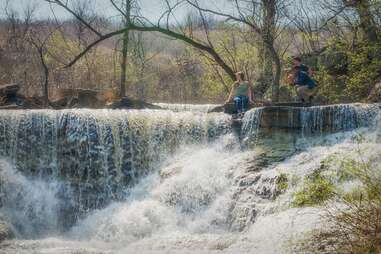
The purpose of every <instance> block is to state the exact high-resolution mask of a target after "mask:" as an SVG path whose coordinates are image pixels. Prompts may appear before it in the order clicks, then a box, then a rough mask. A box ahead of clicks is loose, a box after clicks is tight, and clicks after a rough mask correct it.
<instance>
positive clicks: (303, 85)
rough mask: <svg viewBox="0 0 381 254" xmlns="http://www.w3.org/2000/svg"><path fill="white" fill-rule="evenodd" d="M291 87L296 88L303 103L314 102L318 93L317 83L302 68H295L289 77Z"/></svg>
mask: <svg viewBox="0 0 381 254" xmlns="http://www.w3.org/2000/svg"><path fill="white" fill-rule="evenodd" d="M287 81H288V83H289V84H290V85H293V86H295V87H296V93H297V95H298V96H299V98H300V100H301V101H302V102H303V103H306V102H309V103H311V102H312V99H313V97H314V96H315V95H316V93H317V84H316V82H315V81H314V80H313V79H312V78H311V77H310V76H309V75H308V74H307V73H306V72H305V71H302V70H301V68H300V67H294V68H292V70H291V71H290V72H289V74H288V76H287Z"/></svg>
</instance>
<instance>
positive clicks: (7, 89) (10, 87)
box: [0, 84, 20, 97]
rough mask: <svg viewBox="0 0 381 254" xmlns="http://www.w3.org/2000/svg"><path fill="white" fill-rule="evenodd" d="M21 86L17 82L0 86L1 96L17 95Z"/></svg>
mask: <svg viewBox="0 0 381 254" xmlns="http://www.w3.org/2000/svg"><path fill="white" fill-rule="evenodd" d="M19 89H20V86H19V85H17V84H6V85H1V86H0V96H6V97H10V96H16V94H17V92H18V90H19Z"/></svg>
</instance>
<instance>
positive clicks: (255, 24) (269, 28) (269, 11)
mask: <svg viewBox="0 0 381 254" xmlns="http://www.w3.org/2000/svg"><path fill="white" fill-rule="evenodd" d="M186 1H187V3H189V4H190V5H191V6H193V7H194V8H196V9H198V10H199V11H201V12H204V13H210V14H214V15H217V16H220V17H223V18H226V20H228V21H231V22H236V23H239V24H241V25H244V26H247V27H248V28H249V29H250V31H251V32H253V33H255V34H257V35H259V37H260V39H261V42H262V43H263V46H264V50H265V51H264V55H265V57H263V58H264V59H266V56H269V57H270V58H271V60H272V63H273V67H274V71H273V70H271V71H270V72H271V73H273V77H272V100H273V101H278V99H279V84H280V78H281V68H282V65H281V60H280V57H279V54H278V52H277V50H276V48H275V45H274V43H275V39H276V37H277V32H276V30H277V21H279V20H280V19H279V13H280V12H281V9H282V8H283V5H282V4H283V1H282V0H261V1H259V2H258V1H245V0H234V1H232V5H233V8H234V10H235V11H236V12H237V15H234V14H230V13H228V12H222V11H219V10H213V9H211V8H204V7H201V6H200V4H199V2H198V0H186ZM267 66H268V65H267ZM270 67H271V68H272V66H270ZM264 72H269V70H268V68H267V69H265V70H264ZM267 88H268V85H266V84H265V85H264V87H263V88H262V89H260V90H261V93H262V96H263V94H264V92H265V90H267Z"/></svg>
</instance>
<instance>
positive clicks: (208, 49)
mask: <svg viewBox="0 0 381 254" xmlns="http://www.w3.org/2000/svg"><path fill="white" fill-rule="evenodd" d="M45 1H47V2H49V3H52V4H56V5H58V6H60V7H62V8H64V9H65V10H66V11H68V12H69V13H71V14H72V15H73V16H74V17H75V18H77V19H78V20H79V21H80V22H82V23H83V24H84V25H85V26H86V27H87V28H88V29H89V30H90V31H92V32H93V33H94V34H95V35H96V36H97V38H96V39H95V40H94V41H93V42H92V43H90V44H89V45H88V47H86V48H85V49H84V50H83V51H82V52H81V53H80V54H78V55H77V56H76V57H75V58H74V59H73V60H72V61H70V63H68V64H67V67H70V66H72V65H74V64H75V63H76V62H77V61H78V60H79V59H80V58H82V57H83V56H84V55H86V53H87V52H88V51H89V50H91V49H92V48H93V47H95V46H96V45H98V44H99V43H101V42H103V41H104V40H107V39H109V38H112V37H115V36H118V35H121V34H125V33H126V32H127V31H140V32H158V33H161V34H164V35H166V36H168V37H171V38H174V39H176V40H180V41H183V42H185V43H187V44H189V45H191V46H192V47H194V48H197V49H198V50H201V51H204V52H205V53H206V54H208V55H209V56H210V57H211V58H213V59H214V61H215V62H216V63H217V64H218V65H219V66H220V67H221V68H222V69H223V70H224V71H225V72H226V74H227V75H228V76H229V77H230V78H231V79H232V80H234V79H235V71H234V70H233V69H232V68H231V67H230V66H229V65H228V64H227V63H226V62H225V61H224V60H223V59H222V57H221V56H220V55H219V54H218V53H217V51H216V50H215V49H214V47H213V45H211V44H210V42H209V41H202V40H200V39H198V38H196V37H195V35H194V34H193V28H192V27H188V28H187V29H184V28H179V29H176V27H173V26H171V25H170V24H169V22H168V20H169V19H170V16H171V15H172V14H173V10H174V9H175V8H176V7H178V4H175V5H173V6H172V5H170V4H169V2H168V1H167V0H166V3H167V9H166V10H165V11H164V12H163V14H162V15H161V17H160V19H159V20H158V21H157V24H154V23H152V22H151V21H149V20H147V19H146V18H144V17H142V16H141V15H131V17H130V21H131V22H129V23H128V24H125V27H123V28H121V29H118V30H114V31H112V32H109V33H106V34H102V33H101V32H100V31H97V30H96V29H95V28H94V27H93V26H92V25H91V24H90V23H89V22H88V21H86V20H85V19H84V18H82V17H80V16H79V15H78V14H77V13H75V11H73V9H72V8H71V7H70V6H69V5H68V3H67V2H65V3H63V2H62V1H61V0H45ZM110 1H111V3H112V2H113V1H112V0H110ZM113 6H114V7H115V8H116V10H117V11H119V12H121V13H122V14H123V13H124V11H122V10H121V9H120V8H118V6H117V5H115V4H113ZM163 20H166V21H167V22H164V24H163V22H162V21H163Z"/></svg>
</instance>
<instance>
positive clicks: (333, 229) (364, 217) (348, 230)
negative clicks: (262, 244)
mask: <svg viewBox="0 0 381 254" xmlns="http://www.w3.org/2000/svg"><path fill="white" fill-rule="evenodd" d="M358 157H359V158H360V159H358V160H353V159H352V158H349V159H342V160H340V161H339V168H340V171H341V172H345V177H343V179H342V180H344V178H345V179H350V180H353V181H355V182H357V183H359V184H358V185H357V186H356V187H355V188H352V189H351V190H350V191H346V192H341V193H336V194H335V197H336V200H337V201H338V202H339V203H340V205H331V206H329V208H328V209H327V212H326V213H325V217H324V219H325V220H326V221H327V222H328V223H329V225H330V226H329V227H326V228H322V229H321V230H319V231H314V232H312V235H311V236H308V238H307V239H308V240H307V242H305V243H306V244H305V243H304V244H303V246H302V244H300V246H301V249H302V252H303V253H332V254H333V253H335V254H336V253H342V254H363V253H369V254H371V253H381V235H380V233H379V231H380V228H381V177H380V174H379V172H380V164H379V163H380V160H379V159H380V155H377V156H375V157H376V158H368V159H364V158H363V156H362V154H361V151H360V150H359V151H358ZM332 161H333V160H332ZM325 165H327V164H325Z"/></svg>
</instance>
